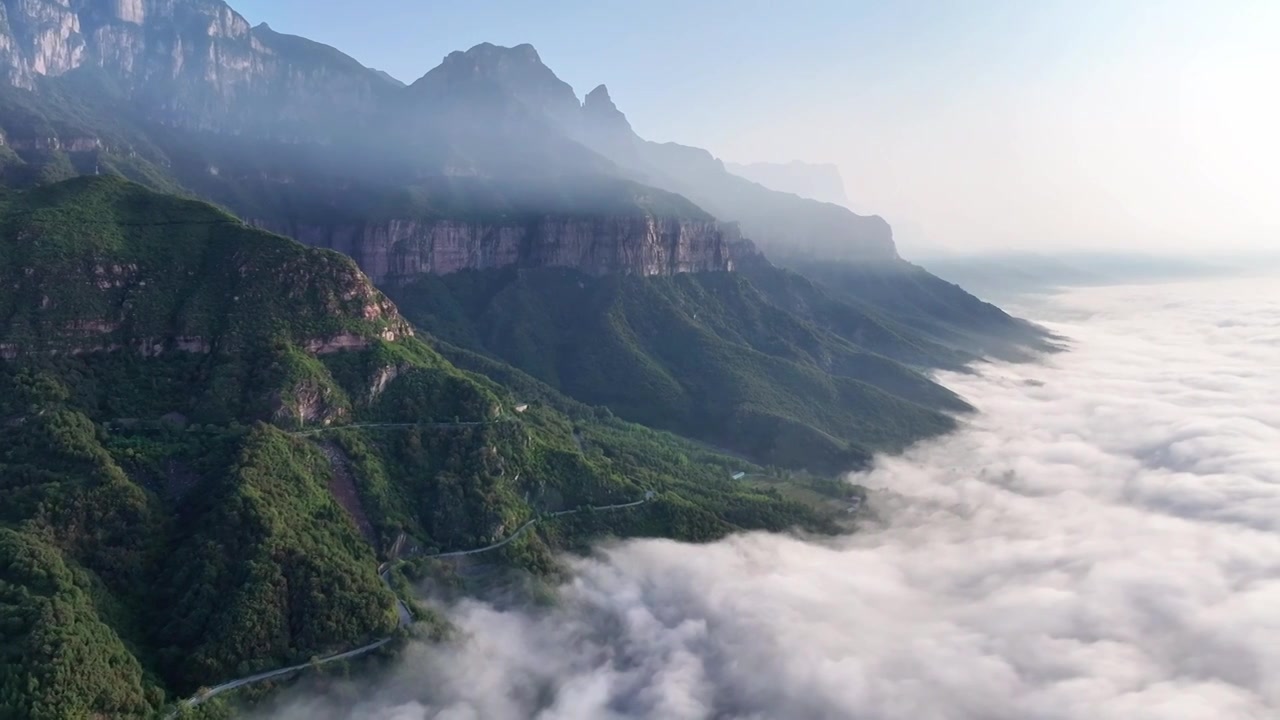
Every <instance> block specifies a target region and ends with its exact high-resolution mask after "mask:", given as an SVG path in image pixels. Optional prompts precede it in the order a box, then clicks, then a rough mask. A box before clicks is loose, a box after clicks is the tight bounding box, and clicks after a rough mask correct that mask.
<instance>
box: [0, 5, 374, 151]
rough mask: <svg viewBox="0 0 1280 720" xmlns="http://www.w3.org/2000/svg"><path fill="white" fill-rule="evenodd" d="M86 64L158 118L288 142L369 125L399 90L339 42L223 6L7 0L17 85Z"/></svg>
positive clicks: (7, 63)
mask: <svg viewBox="0 0 1280 720" xmlns="http://www.w3.org/2000/svg"><path fill="white" fill-rule="evenodd" d="M81 68H97V69H100V70H102V71H105V72H106V73H107V74H108V75H109V76H110V77H111V78H112V80H113V81H114V83H115V84H118V86H119V88H120V89H121V90H123V91H124V92H125V93H126V94H127V95H128V96H129V97H130V98H131V99H132V100H133V101H134V102H135V103H137V106H138V107H139V108H141V109H142V110H143V112H144V113H145V114H146V115H147V116H148V117H149V118H150V119H153V120H158V121H161V122H164V123H166V124H169V125H176V126H182V127H189V128H196V129H203V130H217V131H222V132H228V131H229V132H236V133H241V132H247V133H252V134H258V135H266V136H270V137H275V138H278V139H285V140H291V141H300V140H316V141H327V140H330V139H332V138H334V137H336V136H338V134H339V133H341V132H344V131H351V130H353V129H356V128H358V127H360V126H362V124H363V123H365V122H367V121H368V115H367V114H366V112H364V111H362V108H363V109H365V110H367V111H370V112H372V111H373V110H374V109H375V107H376V102H375V101H376V100H377V98H379V97H380V96H381V94H382V93H385V92H388V91H391V90H394V89H395V87H396V85H395V82H394V81H392V80H389V79H387V78H385V77H383V76H382V75H379V74H378V73H376V72H374V71H372V70H369V69H368V68H365V67H363V66H361V65H360V64H359V63H358V62H356V61H355V60H353V59H351V58H350V57H347V56H346V55H343V54H342V53H340V52H338V51H337V50H334V49H333V48H331V47H328V46H326V45H322V44H320V43H315V42H312V41H310V40H305V39H303V38H298V37H293V36H289V35H281V34H279V33H276V32H274V31H272V30H271V29H270V28H269V27H267V26H266V25H265V24H264V25H260V26H258V27H250V25H249V23H248V21H246V20H245V19H244V18H243V17H242V16H240V15H239V14H238V13H236V12H235V11H234V10H232V9H231V8H230V7H229V6H227V5H226V3H223V2H221V1H220V0H0V73H3V74H4V76H6V79H7V80H8V83H9V84H11V85H14V86H17V87H20V88H25V89H35V88H36V86H37V84H38V81H39V78H40V77H41V76H49V77H56V76H62V75H65V74H67V73H70V72H71V71H74V70H77V69H81ZM335 107H342V108H343V111H342V112H341V113H334V112H332V110H333V108H335Z"/></svg>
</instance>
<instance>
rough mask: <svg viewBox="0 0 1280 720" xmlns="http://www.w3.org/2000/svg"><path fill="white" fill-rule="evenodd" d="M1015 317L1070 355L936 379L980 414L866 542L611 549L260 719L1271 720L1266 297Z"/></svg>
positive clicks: (1278, 539) (787, 540)
mask: <svg viewBox="0 0 1280 720" xmlns="http://www.w3.org/2000/svg"><path fill="white" fill-rule="evenodd" d="M1032 313H1033V314H1034V315H1035V316H1036V317H1039V318H1048V319H1049V320H1051V324H1052V326H1053V327H1054V329H1055V330H1057V331H1059V332H1061V333H1063V334H1065V335H1067V336H1069V337H1071V338H1072V339H1073V343H1074V349H1073V351H1072V352H1070V353H1066V354H1064V355H1061V356H1057V357H1054V358H1051V359H1049V360H1048V361H1047V362H1046V363H1045V364H1043V365H1023V366H1004V365H995V366H991V367H989V368H987V371H986V372H985V373H983V374H982V375H979V376H952V377H947V378H945V380H946V382H947V384H949V386H951V387H953V388H955V389H957V390H958V391H959V392H961V393H962V394H963V395H965V396H966V397H967V398H968V399H970V400H971V401H972V402H973V403H974V404H975V405H977V406H979V407H980V408H981V410H982V412H981V414H980V415H979V416H977V417H976V418H974V419H973V421H972V422H971V423H970V424H969V425H968V426H967V427H966V428H965V429H964V430H963V431H961V432H959V433H957V434H955V435H953V436H951V437H948V438H944V439H942V440H940V441H937V442H933V443H930V444H927V445H924V446H921V447H918V448H915V449H914V450H913V451H911V452H909V453H908V454H906V455H904V456H901V457H894V458H885V459H882V460H881V461H879V463H878V464H877V465H876V467H875V468H874V469H873V470H872V471H870V472H868V473H865V474H863V475H862V476H859V477H857V478H855V480H856V481H857V482H860V483H862V484H865V485H867V486H869V487H871V488H873V489H877V490H879V492H876V493H873V496H874V499H873V500H872V507H873V509H874V510H875V512H876V513H877V515H878V516H879V517H880V518H882V522H880V523H877V524H876V525H875V526H874V527H868V528H867V529H866V530H865V531H864V532H862V533H859V534H857V535H855V536H852V537H849V538H842V539H839V540H836V541H832V542H826V543H815V542H808V541H805V540H802V539H797V538H792V537H783V536H776V535H763V534H755V535H746V536H740V537H735V538H731V539H729V540H726V541H723V542H720V543H716V544H713V545H706V546H696V547H690V546H684V545H679V544H676V543H671V542H663V541H644V542H630V543H625V544H620V545H616V546H612V547H608V548H604V549H602V550H600V551H599V552H598V553H597V554H596V555H595V556H594V557H591V558H588V559H581V560H576V561H574V562H573V567H574V570H575V579H574V580H573V581H572V582H570V583H569V584H567V585H566V586H565V587H564V588H563V589H562V595H563V602H562V604H561V605H560V606H558V607H556V608H554V609H550V610H546V611H540V612H527V611H517V610H499V609H496V608H494V607H492V606H488V605H485V604H482V603H477V602H465V603H463V604H460V605H458V606H456V607H454V608H453V609H452V618H453V620H454V622H455V623H456V624H457V625H458V626H459V627H460V628H462V630H463V631H464V633H465V636H466V639H465V641H464V642H460V643H458V644H456V645H454V646H450V647H447V648H442V647H425V646H424V647H416V648H413V649H412V650H411V651H410V652H409V653H408V655H407V656H406V658H405V659H404V661H403V662H402V663H401V664H400V665H399V667H398V669H397V670H396V671H395V672H393V673H391V675H390V676H389V677H388V678H386V679H385V680H384V681H381V682H379V683H378V684H377V685H375V686H370V687H363V688H359V689H358V690H356V691H355V692H354V694H353V696H352V697H349V698H348V699H346V700H344V701H342V702H336V701H335V700H334V698H333V697H332V696H329V697H323V698H321V697H303V698H297V697H295V698H291V699H289V700H288V701H287V703H286V704H285V706H284V707H283V709H278V710H275V711H273V712H272V716H274V717H284V718H290V719H292V718H299V719H300V718H327V717H332V718H338V717H342V718H348V717H353V718H360V719H361V720H375V719H376V720H420V719H426V718H430V719H432V720H480V719H482V718H483V719H485V720H509V719H510V720H514V719H515V718H539V719H540V720H587V719H592V720H609V719H614V718H616V719H619V720H621V719H623V718H627V719H645V720H684V719H689V720H693V719H695V718H696V719H700V718H726V719H727V718H734V719H741V720H748V719H751V720H755V719H761V720H762V719H764V718H794V719H807V718H814V719H818V718H859V719H861V720H880V719H885V720H888V719H894V720H897V719H900V718H911V719H912V720H935V719H939V720H940V719H943V718H946V719H948V720H953V719H954V720H1003V719H1006V718H1007V719H1008V720H1026V719H1027V718H1036V719H1037V720H1085V719H1088V720H1146V719H1151V720H1155V719H1157V718H1158V719H1159V720H1191V719H1197V720H1199V719H1206V720H1208V719H1210V718H1212V719H1214V720H1218V719H1226V718H1229V719H1233V720H1246V719H1251V718H1275V717H1280V374H1278V373H1277V369H1280V292H1277V291H1276V290H1274V289H1271V288H1269V287H1268V286H1267V284H1265V283H1257V284H1246V283H1221V284H1214V285H1210V284H1201V285H1182V286H1170V285H1166V286H1149V287H1143V288H1115V289H1105V290H1098V289H1091V290H1087V291H1081V292H1074V293H1071V294H1068V295H1065V296H1061V297H1059V298H1056V299H1054V300H1053V301H1052V303H1051V304H1050V305H1048V306H1045V307H1041V308H1037V309H1035V310H1033V311H1032Z"/></svg>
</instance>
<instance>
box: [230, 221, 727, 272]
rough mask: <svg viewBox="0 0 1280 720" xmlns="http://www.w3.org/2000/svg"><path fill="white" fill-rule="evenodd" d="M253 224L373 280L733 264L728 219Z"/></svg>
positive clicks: (703, 267)
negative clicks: (331, 255)
mask: <svg viewBox="0 0 1280 720" xmlns="http://www.w3.org/2000/svg"><path fill="white" fill-rule="evenodd" d="M255 224H256V225H258V226H259V227H262V228H264V229H267V230H270V231H272V232H275V233H278V234H281V235H286V236H289V237H293V238H295V239H296V240H298V241H300V242H302V243H304V244H307V245H312V246H315V247H323V248H329V249H332V250H337V251H339V252H342V253H345V254H347V255H350V256H351V257H352V258H355V260H356V262H357V263H358V264H359V265H360V267H361V269H362V270H364V272H365V273H366V274H367V275H369V276H370V277H371V278H372V279H373V280H374V282H378V283H381V282H385V281H392V282H394V281H395V280H397V279H402V278H408V277H413V276H415V275H422V274H432V273H434V274H446V273H451V272H456V271H458V270H466V269H474V270H486V269H492V268H502V267H508V266H512V265H516V266H520V267H529V268H535V267H572V268H577V269H579V270H582V271H583V272H585V273H588V274H592V275H605V274H612V273H618V274H629V275H646V276H647V275H674V274H677V273H685V272H714V271H729V270H732V269H733V261H732V259H731V258H730V251H729V244H730V242H732V241H733V240H734V239H735V238H736V233H735V232H734V230H733V228H732V227H726V226H724V225H722V224H720V223H717V222H714V221H709V220H688V219H679V218H659V217H653V216H648V217H644V216H636V217H600V218H556V217H546V218H542V219H540V220H537V221H532V222H529V223H523V224H521V223H511V224H503V223H483V222H462V221H457V220H435V221H412V220H391V221H387V222H381V223H368V224H365V225H338V226H324V225H304V224H299V225H288V224H282V223H273V222H257V223H255Z"/></svg>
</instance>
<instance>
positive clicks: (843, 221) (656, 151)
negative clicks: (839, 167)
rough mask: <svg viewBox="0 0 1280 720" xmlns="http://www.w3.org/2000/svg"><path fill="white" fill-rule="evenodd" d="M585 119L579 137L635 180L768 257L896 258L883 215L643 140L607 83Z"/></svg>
mask: <svg viewBox="0 0 1280 720" xmlns="http://www.w3.org/2000/svg"><path fill="white" fill-rule="evenodd" d="M582 117H583V122H582V125H581V128H580V130H578V132H579V137H580V138H581V139H582V141H583V142H584V143H585V144H586V145H588V146H589V147H591V148H593V149H595V150H596V151H598V152H600V153H601V154H602V155H604V156H606V157H608V158H610V159H612V160H613V161H614V162H616V163H618V165H619V166H621V167H622V168H624V169H626V170H627V171H628V172H629V173H630V174H631V176H632V177H634V178H636V179H637V180H639V181H641V182H645V183H647V184H650V185H654V186H656V187H660V188H663V189H665V190H670V191H671V192H677V193H680V194H681V195H684V196H685V197H687V198H689V199H690V200H692V201H693V202H695V203H697V204H698V205H699V206H700V207H702V208H704V209H705V210H707V211H708V212H710V213H711V214H712V215H715V216H716V217H717V218H719V219H721V220H726V221H733V222H737V223H739V224H740V225H741V227H742V233H743V235H744V236H746V237H749V238H751V239H752V240H753V241H754V242H755V243H757V244H758V245H759V246H760V247H761V248H762V249H764V250H765V252H770V253H771V252H773V251H775V250H782V251H788V250H791V249H794V248H797V247H804V248H818V249H821V251H822V252H823V253H824V254H826V255H828V256H831V257H836V258H840V259H842V260H854V261H857V262H893V261H895V260H897V259H898V254H897V251H896V249H895V248H894V244H893V234H892V232H891V230H890V228H889V224H888V223H886V222H885V221H884V220H883V219H882V218H880V217H877V216H861V215H856V214H854V213H853V212H851V211H850V210H848V209H846V208H844V207H841V206H839V205H833V204H830V203H822V202H817V201H815V200H809V199H806V198H803V197H799V196H797V195H792V194H789V193H785V192H777V191H775V190H770V189H769V188H767V187H765V186H764V185H760V184H757V183H754V182H752V181H750V180H748V179H746V178H743V177H739V176H737V175H735V174H733V173H732V172H730V171H729V169H728V168H727V167H726V166H725V164H724V163H723V162H722V161H720V160H718V159H716V158H715V157H713V156H712V155H711V153H709V152H707V151H706V150H702V149H700V148H694V147H688V146H685V145H679V144H676V143H655V142H650V141H647V140H644V139H642V138H641V137H640V136H639V135H637V134H636V133H635V132H634V131H633V130H632V128H631V125H630V123H629V122H628V121H627V118H626V116H625V115H624V114H623V113H622V112H620V111H618V109H617V107H616V105H615V104H614V102H613V100H612V99H611V98H610V96H609V92H608V89H607V88H606V87H605V86H603V85H602V86H600V87H598V88H596V89H595V90H593V91H592V92H591V93H590V94H589V95H587V98H586V102H585V103H584V105H583V110H582ZM573 129H574V128H570V131H572V130H573Z"/></svg>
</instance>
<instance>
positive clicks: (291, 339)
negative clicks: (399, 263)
mask: <svg viewBox="0 0 1280 720" xmlns="http://www.w3.org/2000/svg"><path fill="white" fill-rule="evenodd" d="M0 228H3V233H2V234H0V496H2V497H4V498H5V502H4V503H3V504H0V718H9V717H14V718H17V717H22V718H26V717H32V718H61V717H80V716H89V717H92V716H100V717H148V716H151V715H153V714H154V713H156V712H157V711H158V710H159V709H160V708H161V707H162V706H164V705H165V704H166V703H167V702H171V701H172V700H173V699H174V698H176V697H180V696H183V695H186V694H190V693H192V692H194V691H195V690H196V689H197V688H199V687H201V686H212V685H216V684H218V683H220V682H224V681H226V680H230V679H233V678H236V677H241V676H244V675H246V674H250V673H254V672H258V671H262V670H266V669H271V668H275V667H279V666H282V665H287V664H291V663H299V662H306V661H307V660H308V659H309V658H312V657H318V656H322V655H327V654H330V653H332V652H336V651H341V650H346V649H350V648H351V647H354V646H357V645H360V644H364V643H367V642H369V641H371V640H374V639H378V638H380V637H385V636H387V635H388V634H390V633H391V632H392V631H393V629H394V628H395V626H396V614H395V609H394V604H393V596H392V593H391V592H390V591H389V590H388V588H387V587H386V585H385V584H383V582H382V581H381V580H380V579H379V578H378V576H377V575H376V568H377V566H378V563H379V562H380V561H383V560H386V559H389V558H390V557H391V556H392V554H393V553H399V554H401V555H402V556H405V557H413V556H414V555H415V554H416V555H422V554H425V553H427V552H430V551H433V550H458V549H469V548H474V547H478V546H483V545H486V544H489V543H492V542H494V541H495V540H498V539H501V538H505V537H507V535H508V534H509V533H511V532H512V531H514V530H515V529H516V528H517V527H519V526H521V525H522V524H524V523H525V522H527V521H528V520H530V519H532V518H534V517H537V516H538V515H539V514H540V513H547V512H554V511H559V510H564V509H572V508H578V507H583V506H587V505H595V506H601V505H607V504H615V503H625V502H632V501H635V500H638V499H640V498H643V497H645V496H646V493H649V492H652V493H654V499H653V500H652V501H651V502H647V503H645V504H643V505H641V506H637V507H636V508H635V509H634V510H630V509H629V510H627V511H619V512H614V513H580V514H577V515H573V516H568V517H565V518H562V519H557V520H548V521H546V522H542V523H539V524H538V525H537V527H536V530H535V531H534V532H530V533H527V534H526V535H523V536H522V537H521V538H520V539H519V540H517V541H515V542H512V543H510V544H508V545H506V546H504V547H503V548H502V549H501V550H499V551H495V556H496V557H499V558H503V559H505V560H506V561H507V562H509V563H512V564H515V565H518V566H520V567H523V568H525V569H527V570H531V571H533V572H535V573H538V574H544V575H545V574H550V573H553V572H554V570H555V564H554V560H553V554H552V553H553V550H554V549H556V548H569V547H580V546H583V545H584V544H585V543H586V542H587V541H588V540H589V539H590V538H593V537H598V536H600V535H605V534H608V535H616V536H636V535H651V536H663V537H675V538H682V539H688V540H705V539H711V538H716V537H720V536H723V535H724V534H725V533H729V532H733V531H736V530H739V529H750V528H767V529H773V530H780V529H785V528H789V527H797V526H798V527H804V528H808V529H812V530H819V531H821V530H830V529H833V527H834V525H833V524H832V518H831V517H830V516H828V515H827V514H825V513H824V512H822V511H821V509H820V508H814V507H812V506H810V505H806V504H804V503H803V502H798V501H795V500H790V499H787V498H785V497H784V496H783V494H782V493H781V492H779V491H778V490H777V489H774V488H762V487H760V486H758V485H753V484H751V483H747V482H735V481H733V480H731V479H730V475H731V474H732V473H733V472H734V471H735V470H736V469H738V468H740V467H742V468H749V467H750V466H749V465H747V464H744V463H741V462H737V461H734V460H732V459H730V458H727V457H725V456H723V455H721V454H718V453H716V452H713V451H709V450H706V449H704V448H701V447H698V446H695V445H693V444H691V443H689V442H688V441H685V440H681V439H679V438H677V437H675V436H673V435H669V434H666V433H662V432H656V431H653V430H648V429H645V428H642V427H639V426H636V425H631V424H628V423H626V422H623V421H622V420H619V419H618V418H616V417H614V416H613V414H612V413H611V412H610V411H608V410H605V409H603V408H591V407H588V406H586V405H583V404H581V403H579V402H577V401H574V400H571V399H569V398H567V397H565V396H563V395H561V394H560V393H559V392H558V391H556V390H554V389H552V388H551V387H549V386H547V385H545V384H543V383H541V382H540V381H538V380H536V379H534V378H533V377H531V376H529V375H526V374H524V373H522V372H520V371H519V370H516V369H514V368H511V367H510V366H506V365H502V364H501V363H497V362H496V361H494V360H492V359H489V358H486V357H483V356H480V355H476V354H474V353H470V352H468V351H465V350H461V349H458V348H456V347H452V346H448V345H444V344H440V346H439V348H438V349H437V348H433V347H430V346H428V345H427V344H425V343H423V342H420V341H419V340H417V339H415V338H413V337H412V336H411V334H410V333H409V328H408V325H407V324H406V323H405V322H404V321H403V320H402V319H401V318H400V316H399V315H398V313H397V311H396V309H395V307H394V306H392V305H391V304H390V302H388V301H387V300H386V299H385V298H384V297H383V296H382V295H381V294H380V293H378V292H377V291H376V290H374V289H373V288H372V287H371V286H370V285H369V283H368V281H367V279H366V278H364V276H363V275H361V274H360V273H359V272H358V271H357V270H356V269H355V267H354V265H353V264H352V262H351V261H350V260H348V259H347V258H344V257H342V256H340V255H337V254H336V253H331V252H327V251H319V250H313V249H306V248H303V247H302V246H300V245H297V244H296V243H293V242H292V241H289V240H286V239H284V238H280V237H278V236H274V235H270V234H266V233H262V232H258V231H255V230H252V229H249V228H247V227H245V226H243V225H241V224H239V223H238V222H236V221H235V220H233V219H232V218H230V217H228V216H226V215H224V214H222V213H221V212H219V211H217V210H215V209H213V208H210V207H209V206H206V205H201V204H199V203H194V202H191V201H188V200H184V199H179V198H174V197H166V196H160V195H156V194H153V193H150V192H148V191H146V190H143V189H142V188H140V187H138V186H136V185H132V184H129V183H127V182H124V181H121V180H118V179H111V178H81V179H74V180H70V181H67V182H64V183H60V184H57V185H52V186H48V187H42V188H38V189H34V190H30V191H26V192H22V193H10V194H7V195H3V196H0ZM455 363H456V364H455ZM525 403H528V404H530V405H531V407H528V408H527V409H526V411H525V412H519V413H518V412H516V411H515V410H514V408H515V407H516V406H517V405H518V404H525ZM381 423H393V424H403V423H408V424H410V426H409V427H394V428H380V427H378V425H379V424H381ZM454 423H457V424H454ZM324 425H329V426H331V427H333V428H334V429H333V430H332V431H330V432H326V433H324V434H322V435H313V436H300V435H294V434H290V433H289V432H288V430H290V429H293V428H297V427H299V426H306V427H317V426H324ZM346 425H353V426H359V427H343V426H346ZM364 425H372V426H371V427H364ZM344 483H346V485H344ZM348 485H349V486H350V487H348ZM348 490H349V492H348ZM357 518H359V519H360V520H361V522H365V523H366V524H365V525H364V526H363V527H367V528H368V534H367V535H366V534H365V533H363V532H362V526H361V525H359V524H358V523H357ZM424 614H429V613H424ZM433 625H436V626H438V627H437V630H440V631H442V630H441V628H442V627H443V626H442V625H439V623H434V624H433ZM214 710H216V708H213V709H211V710H210V712H214Z"/></svg>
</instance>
